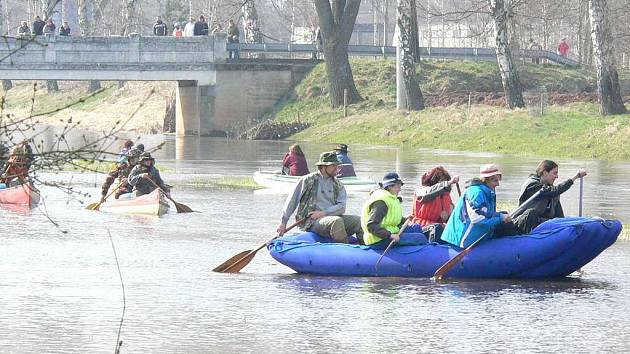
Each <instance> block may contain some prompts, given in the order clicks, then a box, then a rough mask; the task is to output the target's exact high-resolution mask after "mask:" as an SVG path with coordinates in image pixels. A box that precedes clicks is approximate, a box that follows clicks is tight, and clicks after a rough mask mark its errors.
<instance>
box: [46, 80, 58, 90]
mask: <svg viewBox="0 0 630 354" xmlns="http://www.w3.org/2000/svg"><path fill="white" fill-rule="evenodd" d="M46 88H47V89H48V92H49V93H50V92H57V91H59V85H58V84H57V80H46Z"/></svg>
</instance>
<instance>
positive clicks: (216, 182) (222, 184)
mask: <svg viewBox="0 0 630 354" xmlns="http://www.w3.org/2000/svg"><path fill="white" fill-rule="evenodd" d="M186 185H189V186H193V187H213V188H219V189H260V188H263V187H262V186H260V185H259V184H257V183H256V182H254V179H253V178H251V177H219V178H210V179H202V178H195V179H193V180H192V181H189V182H187V183H186Z"/></svg>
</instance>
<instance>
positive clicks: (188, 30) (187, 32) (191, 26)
mask: <svg viewBox="0 0 630 354" xmlns="http://www.w3.org/2000/svg"><path fill="white" fill-rule="evenodd" d="M194 35H195V19H194V18H192V17H191V18H190V21H188V23H186V26H185V27H184V37H192V36H194Z"/></svg>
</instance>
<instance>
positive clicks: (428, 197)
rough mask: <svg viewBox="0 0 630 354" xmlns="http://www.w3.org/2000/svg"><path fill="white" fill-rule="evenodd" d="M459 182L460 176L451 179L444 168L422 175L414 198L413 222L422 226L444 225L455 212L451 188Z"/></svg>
mask: <svg viewBox="0 0 630 354" xmlns="http://www.w3.org/2000/svg"><path fill="white" fill-rule="evenodd" d="M457 182H459V176H455V177H453V178H451V175H450V174H449V173H448V171H447V170H446V169H445V168H444V167H443V166H437V167H434V168H432V169H431V170H429V171H428V172H427V173H425V174H424V175H422V178H421V184H420V186H418V188H417V189H416V191H415V193H414V197H413V201H414V202H413V206H412V216H413V219H412V222H413V223H414V224H420V225H422V226H427V225H431V224H442V225H444V224H445V223H446V221H447V220H448V218H449V216H450V215H451V211H452V210H453V201H452V199H451V186H452V185H454V184H456V183H457Z"/></svg>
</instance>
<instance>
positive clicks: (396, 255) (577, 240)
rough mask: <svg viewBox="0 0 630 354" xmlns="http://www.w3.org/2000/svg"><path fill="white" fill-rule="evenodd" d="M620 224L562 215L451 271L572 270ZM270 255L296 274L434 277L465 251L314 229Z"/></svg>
mask: <svg viewBox="0 0 630 354" xmlns="http://www.w3.org/2000/svg"><path fill="white" fill-rule="evenodd" d="M620 232H621V223H620V222H619V221H616V220H603V219H599V218H562V219H554V220H549V221H547V222H546V223H544V224H542V225H539V226H538V227H537V228H536V229H534V230H533V232H532V233H530V234H528V235H518V236H510V237H503V238H498V239H491V240H488V241H484V242H482V243H481V244H479V245H478V246H477V247H475V248H474V249H473V250H471V252H470V253H469V254H468V255H467V256H466V257H464V258H463V259H462V261H461V262H460V263H459V264H458V265H457V266H456V267H454V268H453V269H452V270H451V271H450V272H449V273H448V276H449V277H456V278H525V279H529V278H551V277H562V276H566V275H569V274H571V273H572V272H574V271H575V270H577V269H579V268H581V267H583V266H584V265H585V264H587V263H588V262H590V261H591V260H593V258H595V257H596V256H597V255H598V254H600V253H601V252H602V251H603V250H605V249H606V248H607V247H609V246H610V245H612V244H613V243H614V242H615V241H616V239H617V236H618V235H619V233H620ZM268 248H269V252H270V253H271V256H272V257H273V258H274V259H276V260H277V261H278V262H280V263H282V264H284V265H286V266H288V267H289V268H291V269H293V270H295V271H296V272H298V273H308V274H320V275H348V276H401V277H431V276H433V274H434V273H435V271H436V270H437V269H438V268H439V267H440V266H441V265H442V264H444V263H445V262H447V261H448V260H449V259H451V258H452V257H454V256H455V255H457V254H458V253H459V252H460V251H461V249H460V248H457V247H454V246H449V245H439V244H435V243H429V244H426V245H421V246H399V247H393V248H392V249H390V251H388V252H387V254H386V255H385V257H383V259H382V260H381V262H380V263H379V266H378V269H376V267H375V265H376V262H377V261H378V259H379V258H380V256H381V254H382V252H383V249H382V248H378V249H377V248H371V247H368V246H358V245H347V244H339V243H332V242H330V239H326V238H323V237H321V236H319V235H317V234H314V233H312V232H305V233H300V234H295V235H290V236H285V237H282V238H280V239H277V240H276V241H274V242H272V243H271V244H270V245H269V247H268Z"/></svg>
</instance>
